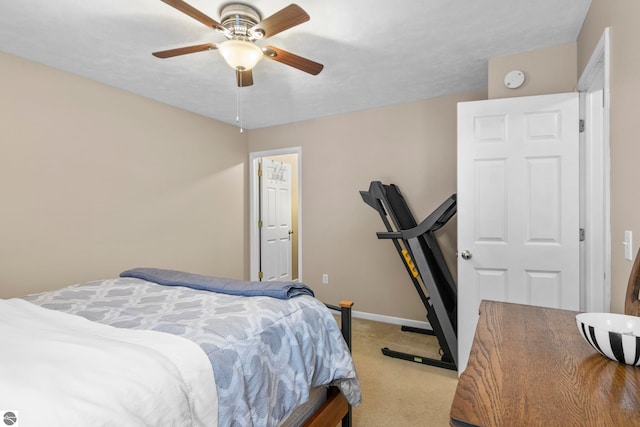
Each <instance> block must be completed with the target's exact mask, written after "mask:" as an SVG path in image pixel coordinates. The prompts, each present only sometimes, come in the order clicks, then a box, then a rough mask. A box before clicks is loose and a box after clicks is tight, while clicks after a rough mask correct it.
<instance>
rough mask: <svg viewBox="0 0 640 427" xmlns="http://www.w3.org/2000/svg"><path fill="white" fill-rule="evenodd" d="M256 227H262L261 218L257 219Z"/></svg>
mask: <svg viewBox="0 0 640 427" xmlns="http://www.w3.org/2000/svg"><path fill="white" fill-rule="evenodd" d="M258 228H262V220H261V219H260V220H258Z"/></svg>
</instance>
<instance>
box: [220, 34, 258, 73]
mask: <svg viewBox="0 0 640 427" xmlns="http://www.w3.org/2000/svg"><path fill="white" fill-rule="evenodd" d="M218 50H219V51H220V54H221V55H222V57H223V58H224V60H225V61H226V63H227V64H229V66H230V67H231V68H233V69H234V70H238V71H248V70H251V69H252V68H253V67H255V66H256V64H257V63H258V62H259V61H260V59H262V49H260V48H259V47H258V46H256V45H255V44H253V43H251V42H248V41H246V40H238V39H231V40H226V41H223V42H222V43H220V44H219V45H218Z"/></svg>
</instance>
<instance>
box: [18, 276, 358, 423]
mask: <svg viewBox="0 0 640 427" xmlns="http://www.w3.org/2000/svg"><path fill="white" fill-rule="evenodd" d="M25 299H27V300H28V301H31V302H33V303H35V304H38V305H41V306H43V307H46V308H50V309H54V310H61V311H65V312H68V313H72V314H77V315H80V316H82V317H85V318H87V319H89V320H93V321H96V322H99V323H104V324H108V325H112V326H116V327H121V328H131V329H151V330H155V331H162V332H168V333H172V334H175V335H180V336H182V337H185V338H188V339H190V340H192V341H194V342H195V343H197V344H198V345H200V347H201V348H202V349H203V351H204V352H205V353H206V354H207V356H208V357H209V360H210V361H211V365H212V367H213V370H214V373H215V379H216V387H217V391H218V403H219V413H218V417H219V422H220V425H221V426H237V427H240V426H241V427H249V426H265V427H266V426H277V425H278V424H279V422H280V421H281V420H282V419H284V418H285V417H286V416H287V415H288V414H289V413H290V412H291V411H292V410H293V409H294V408H295V407H296V406H298V405H300V404H302V403H304V402H305V401H306V400H307V399H308V390H309V387H315V386H320V385H327V384H334V385H337V386H338V387H340V388H341V390H342V391H343V393H344V394H345V397H346V398H347V400H348V401H349V402H350V403H351V404H352V405H354V406H357V405H358V404H359V403H360V399H361V397H360V388H359V384H358V379H357V377H356V372H355V368H354V365H353V360H352V359H351V354H350V353H349V350H348V348H347V346H346V343H345V342H344V339H343V338H342V334H341V332H340V329H339V328H338V325H337V323H336V321H335V319H334V317H333V316H332V314H331V312H330V311H329V310H328V309H327V308H326V307H325V306H324V304H322V303H321V302H320V301H318V300H316V299H315V298H313V297H311V296H308V295H302V296H299V297H297V298H292V299H288V300H281V299H276V298H271V297H264V296H257V297H243V296H235V295H226V294H221V293H216V292H208V291H202V290H194V289H189V288H185V287H182V286H158V285H157V284H155V283H151V282H148V281H144V280H141V279H136V278H118V279H112V280H105V281H99V282H91V283H87V284H82V285H75V286H71V287H68V288H64V289H61V290H58V291H54V292H46V293H42V294H34V295H30V296H28V297H25ZM246 313H251V315H250V316H247V315H246Z"/></svg>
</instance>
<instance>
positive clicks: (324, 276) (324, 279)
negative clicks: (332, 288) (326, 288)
mask: <svg viewBox="0 0 640 427" xmlns="http://www.w3.org/2000/svg"><path fill="white" fill-rule="evenodd" d="M328 283H329V275H328V274H327V273H322V284H324V285H326V284H328Z"/></svg>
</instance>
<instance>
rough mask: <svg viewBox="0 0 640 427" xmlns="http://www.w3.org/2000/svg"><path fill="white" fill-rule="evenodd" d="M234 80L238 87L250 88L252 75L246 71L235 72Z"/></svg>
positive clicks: (249, 71)
mask: <svg viewBox="0 0 640 427" xmlns="http://www.w3.org/2000/svg"><path fill="white" fill-rule="evenodd" d="M236 80H237V81H238V87H245V86H252V85H253V73H252V72H251V70H246V71H238V70H236Z"/></svg>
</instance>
